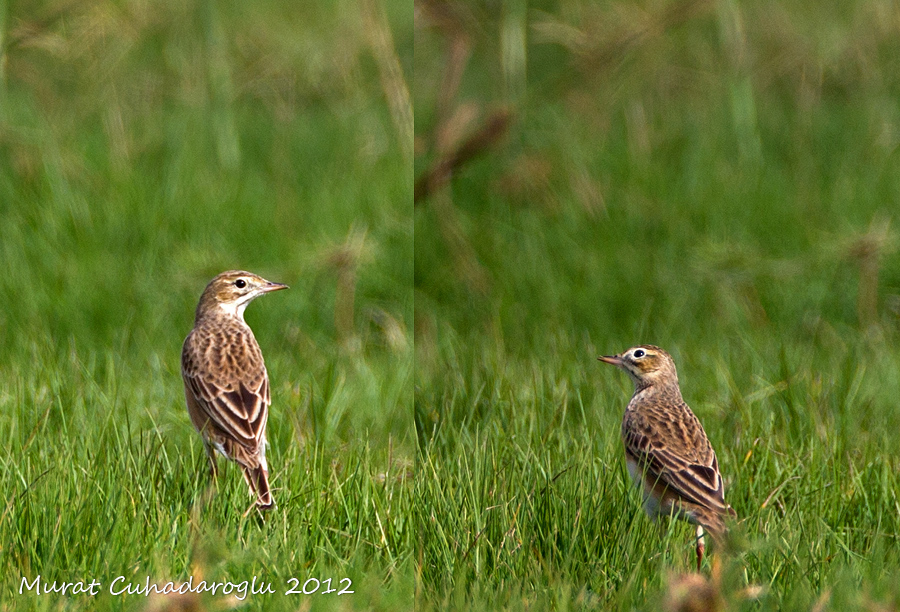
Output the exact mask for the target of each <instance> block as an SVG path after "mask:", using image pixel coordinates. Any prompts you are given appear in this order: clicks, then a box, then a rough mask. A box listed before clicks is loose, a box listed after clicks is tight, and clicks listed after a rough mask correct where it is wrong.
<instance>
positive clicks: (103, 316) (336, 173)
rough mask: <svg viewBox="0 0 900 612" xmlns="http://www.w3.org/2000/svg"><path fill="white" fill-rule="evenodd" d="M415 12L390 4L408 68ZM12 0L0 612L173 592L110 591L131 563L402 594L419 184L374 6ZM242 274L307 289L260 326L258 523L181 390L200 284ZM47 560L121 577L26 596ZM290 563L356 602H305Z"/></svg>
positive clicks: (391, 600) (5, 124) (72, 574)
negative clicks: (398, 120)
mask: <svg viewBox="0 0 900 612" xmlns="http://www.w3.org/2000/svg"><path fill="white" fill-rule="evenodd" d="M407 8H408V7H407ZM402 9H403V7H401V6H399V5H391V6H389V7H386V10H387V17H388V23H389V24H390V27H391V28H392V30H393V36H394V43H395V46H396V53H397V54H398V55H397V58H396V59H397V60H398V61H399V62H400V65H401V66H402V67H404V68H405V69H407V70H408V69H409V64H410V60H411V52H412V29H411V24H412V15H411V10H406V11H404V10H402ZM2 12H3V17H4V18H3V19H0V27H2V28H3V31H2V33H0V34H2V36H0V39H2V41H3V48H2V52H3V58H2V60H3V63H2V65H3V75H2V81H0V168H2V170H0V217H2V219H3V238H2V240H0V262H2V266H0V269H2V270H3V274H2V275H0V277H2V278H0V291H2V292H3V293H4V294H5V295H7V296H8V299H7V300H6V305H5V306H4V308H3V309H2V311H0V337H2V342H0V436H2V438H3V439H4V440H5V442H6V445H7V449H9V452H6V453H4V454H3V457H2V459H0V483H2V484H0V487H2V490H3V491H4V492H5V495H4V501H3V503H2V504H0V609H4V610H7V609H9V610H30V609H34V610H59V609H72V610H121V609H125V610H143V609H147V607H148V606H151V607H152V606H153V605H157V604H156V603H153V602H149V601H148V599H147V598H145V597H142V596H138V595H131V596H113V595H111V594H110V593H109V587H110V585H111V583H112V581H113V580H114V579H115V578H117V577H119V576H124V577H125V578H126V579H127V582H129V583H131V582H135V583H143V582H144V580H145V579H146V577H147V576H149V577H150V580H151V582H154V583H156V582H159V583H160V584H164V583H165V582H167V581H170V580H172V581H176V582H180V581H184V580H187V579H188V578H189V577H191V578H193V579H194V583H195V584H196V583H197V582H199V581H200V580H201V579H206V580H215V581H231V582H234V583H240V582H242V581H243V580H251V579H252V578H253V576H257V577H258V579H261V580H263V581H265V582H267V583H270V584H272V585H273V586H274V588H275V591H276V594H275V595H250V596H248V597H247V601H248V605H246V606H245V607H244V608H242V609H253V610H262V609H265V610H278V609H283V610H296V609H298V608H302V609H314V610H317V609H321V610H327V609H339V610H346V609H403V608H408V607H409V606H410V605H411V601H412V593H413V587H414V567H413V566H414V543H415V539H414V527H413V525H412V523H411V518H410V517H411V516H412V511H411V507H412V505H413V482H412V469H413V463H414V456H415V445H416V441H415V434H414V429H413V427H412V419H411V415H410V412H409V405H410V404H411V401H412V375H413V361H412V359H413V344H412V332H411V330H412V320H413V313H412V306H413V302H412V287H411V283H412V222H411V213H410V209H409V207H408V206H407V205H406V202H408V200H409V199H410V197H411V176H412V174H411V169H410V168H409V164H408V163H407V162H406V161H405V159H404V148H405V147H404V146H401V144H402V143H401V142H400V139H399V137H398V136H397V132H396V128H395V122H394V120H393V119H392V115H391V106H390V104H389V103H388V100H387V99H386V95H385V92H384V90H383V88H382V85H381V83H380V79H379V71H378V66H377V61H376V59H375V57H376V55H375V54H374V53H373V52H372V51H371V49H370V48H369V46H368V43H367V39H368V37H367V36H366V35H365V31H366V28H368V27H370V26H371V24H370V23H368V22H367V21H366V20H367V19H368V17H365V16H364V15H363V13H362V12H361V11H360V10H358V8H357V7H355V6H354V7H348V6H345V5H343V4H341V3H318V4H316V6H315V7H312V6H310V7H307V8H306V9H304V10H298V7H297V6H295V5H294V4H293V3H290V2H279V1H277V0H276V1H272V2H264V3H257V4H255V5H254V7H253V10H245V7H243V6H241V5H237V4H226V5H223V4H221V3H215V2H205V1H203V2H197V3H180V2H165V1H160V2H151V3H124V4H122V3H100V4H97V3H92V2H75V3H70V2H65V3H59V2H50V3H37V2H25V3H18V4H16V5H15V6H9V7H7V6H6V5H4V8H3V9H2ZM233 268H241V269H249V270H252V271H254V272H258V273H260V274H262V275H264V276H265V277H267V278H270V279H272V280H277V281H280V282H285V283H287V284H289V285H290V286H291V288H290V290H289V291H286V292H283V293H282V294H281V295H280V296H279V299H267V300H260V301H259V302H257V303H255V304H254V305H253V306H252V307H251V308H250V309H249V310H248V312H247V315H246V317H247V320H248V322H249V323H250V325H251V326H252V327H253V329H254V331H255V333H256V336H257V339H258V341H259V343H260V345H261V347H262V350H263V353H264V355H265V357H266V362H267V366H268V370H269V375H270V379H271V385H272V398H273V405H272V411H271V416H270V419H269V428H268V438H269V443H270V449H269V451H268V457H269V462H270V466H271V469H272V478H273V487H274V489H275V495H276V501H277V503H278V507H277V509H276V510H274V511H273V512H271V513H269V514H268V515H267V516H266V519H265V520H264V521H261V520H260V519H259V518H258V517H257V516H256V514H255V513H250V514H249V515H248V516H246V517H245V516H243V514H244V511H245V510H246V509H247V508H248V506H249V505H250V502H251V501H252V499H251V498H250V496H249V494H248V492H247V490H246V485H245V484H244V483H243V479H242V478H241V476H240V473H239V471H238V470H237V469H236V468H235V467H234V466H233V465H228V466H227V467H226V466H224V464H222V465H220V467H223V468H224V469H223V473H222V477H221V478H220V479H219V481H218V482H217V484H216V485H211V481H210V479H209V476H208V470H207V466H206V463H205V461H206V460H205V457H204V456H203V451H202V445H201V443H200V439H199V437H198V436H197V435H196V432H194V431H193V428H192V427H191V425H190V421H189V419H188V417H187V412H186V410H185V406H184V396H183V388H182V383H181V380H180V379H181V376H180V350H181V342H182V341H183V339H184V337H185V335H186V334H187V332H188V331H189V330H190V328H191V325H192V321H193V312H194V308H195V307H196V302H197V300H198V298H199V295H200V293H201V292H202V290H203V288H204V286H205V284H206V283H207V282H208V281H209V279H210V278H212V277H213V276H214V275H215V274H217V273H219V272H221V271H223V270H226V269H233ZM38 575H40V576H41V578H42V580H44V581H46V582H48V583H52V582H53V581H57V582H58V583H62V582H66V581H75V582H77V581H80V580H85V581H88V582H89V581H90V580H91V579H96V580H98V581H99V582H100V583H101V584H102V588H101V589H100V594H99V595H97V596H96V597H90V596H86V595H76V596H72V595H71V594H67V595H60V594H49V595H40V596H36V595H34V594H33V593H32V594H29V593H25V594H23V595H19V593H18V592H19V588H20V585H21V579H22V578H23V577H25V578H27V579H28V580H29V581H32V580H34V579H35V578H36V577H37V576H38ZM292 577H295V578H298V579H300V581H301V582H300V586H301V587H302V586H303V582H304V581H305V580H306V579H307V578H309V577H314V578H318V579H322V580H324V579H326V578H331V579H333V586H335V587H337V586H338V584H339V581H340V579H341V578H349V579H351V580H352V582H353V588H354V590H355V594H353V595H344V596H340V597H338V596H337V595H334V594H330V595H316V596H304V595H285V592H286V591H287V590H288V589H289V588H290V586H291V583H290V580H289V579H290V578H292ZM324 589H325V587H322V590H324ZM233 603H236V602H235V601H233V600H231V601H229V600H228V599H227V598H223V597H222V596H221V595H216V596H212V595H207V596H203V597H202V598H201V599H200V602H199V605H200V608H199V609H209V610H216V609H223V608H225V607H230V606H231V605H232V604H233Z"/></svg>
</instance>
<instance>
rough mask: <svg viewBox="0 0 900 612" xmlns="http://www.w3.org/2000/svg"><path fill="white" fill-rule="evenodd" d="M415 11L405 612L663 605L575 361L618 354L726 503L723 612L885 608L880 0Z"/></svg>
mask: <svg viewBox="0 0 900 612" xmlns="http://www.w3.org/2000/svg"><path fill="white" fill-rule="evenodd" d="M416 7H417V12H416V50H415V67H414V73H415V81H414V93H413V97H414V99H415V101H416V113H415V133H416V139H415V160H414V166H415V172H416V188H415V192H414V197H415V199H416V205H415V213H414V216H415V335H416V343H415V350H416V364H417V365H416V373H415V381H416V382H415V385H416V397H415V418H416V427H417V431H418V435H419V440H420V445H421V447H420V448H421V453H420V461H419V464H418V465H419V471H418V481H417V489H416V490H417V493H416V495H417V498H421V499H428V500H429V502H430V504H429V505H428V506H422V507H419V508H418V510H419V516H418V521H419V524H420V526H421V528H420V532H419V547H420V552H419V555H418V572H419V574H418V587H417V588H418V589H419V590H418V600H419V602H420V604H421V606H422V609H431V608H461V607H466V608H468V609H485V610H487V609H490V610H496V609H510V610H520V609H522V610H524V609H528V610H538V609H561V610H562V609H648V608H649V609H660V608H663V609H681V608H679V607H678V606H679V605H681V603H683V602H682V601H680V600H679V599H678V597H677V595H678V587H679V585H680V584H681V578H679V577H678V576H679V575H680V574H683V573H684V572H685V571H687V570H689V569H690V567H691V566H690V563H691V556H690V555H691V548H690V546H691V544H692V542H691V540H690V529H689V528H688V527H687V526H684V525H671V526H665V525H664V527H663V528H662V534H661V533H660V532H659V531H658V530H657V529H656V528H655V527H654V526H653V525H652V524H651V523H650V522H649V521H647V519H646V518H644V517H643V516H642V515H641V511H640V509H639V500H638V499H637V495H636V494H635V493H634V492H633V491H632V490H631V488H630V487H629V483H628V482H627V476H626V475H625V471H624V470H623V469H621V468H622V457H621V454H622V450H621V443H620V441H619V425H620V422H621V415H622V411H623V410H624V407H625V404H626V403H627V401H628V398H629V397H630V395H631V388H630V384H629V383H628V381H627V380H626V379H625V377H624V376H622V375H621V373H617V372H615V371H612V369H611V368H607V367H606V366H603V365H602V364H598V363H597V362H596V361H595V359H596V357H597V356H598V355H600V354H610V353H615V352H619V351H621V350H623V349H625V348H627V347H629V346H632V345H635V344H638V343H653V344H659V345H661V346H663V347H664V348H667V349H668V350H669V351H670V352H672V353H673V355H674V356H675V359H676V363H677V365H678V367H679V372H680V375H681V380H682V388H683V390H684V393H685V397H686V399H687V401H688V402H689V403H690V404H691V406H692V407H693V408H694V410H695V412H697V414H698V416H699V417H700V419H701V421H703V422H704V424H705V426H706V429H707V432H708V433H709V435H710V438H711V439H712V441H713V444H714V445H715V446H716V448H717V449H718V452H719V459H720V465H721V466H722V471H723V474H725V476H726V481H727V483H728V488H727V491H728V499H729V501H730V502H731V503H732V504H733V505H734V506H735V508H736V509H737V511H738V513H739V515H740V516H741V517H742V518H743V519H744V521H743V523H742V524H741V526H740V527H739V528H738V530H737V535H736V536H735V541H734V542H732V543H731V544H730V545H729V547H728V549H727V551H726V553H727V554H725V555H722V558H721V566H720V567H719V568H718V570H715V571H713V572H712V574H713V578H712V579H711V582H706V587H709V588H710V589H712V592H713V593H714V594H715V597H718V598H719V599H718V600H716V602H715V605H716V606H719V607H718V608H713V609H785V610H810V609H815V610H828V609H842V610H846V609H860V610H863V609H884V610H892V609H896V608H897V606H898V602H900V591H898V589H897V587H896V585H897V584H898V583H900V581H898V579H900V556H898V554H897V550H898V547H897V544H898V540H897V538H898V533H900V524H898V519H897V516H898V514H900V503H898V494H897V491H898V489H900V477H898V473H900V469H898V468H900V459H898V456H900V442H898V437H897V435H896V432H897V431H900V410H898V407H897V397H898V396H900V353H898V351H897V349H896V346H897V340H898V331H900V329H898V328H900V306H898V305H900V259H898V256H897V247H898V241H897V229H896V228H897V210H898V206H897V203H898V201H900V180H898V176H900V157H898V145H900V105H898V100H900V76H898V75H900V10H898V7H897V4H896V3H895V2H890V1H884V0H860V1H856V2H849V3H843V4H839V5H837V4H835V5H829V6H825V5H815V6H813V5H808V4H803V3H799V2H779V3H776V2H769V1H765V0H762V1H755V0H754V1H750V2H742V3H738V2H733V1H730V0H718V1H707V0H636V1H625V2H580V1H576V0H560V1H557V2H544V1H540V0H535V1H531V2H526V1H525V0H504V1H500V2H493V3H477V2H464V1H456V2H449V3H448V2H430V1H428V0H422V1H421V2H417V4H416ZM711 569H712V568H711V567H709V566H708V567H707V568H706V572H707V574H709V572H710V570H711ZM704 580H706V579H704ZM698 589H699V587H698V588H695V589H689V591H690V592H692V593H694V594H696V593H697V592H699V590H698ZM698 609H710V608H709V606H706V607H701V608H698Z"/></svg>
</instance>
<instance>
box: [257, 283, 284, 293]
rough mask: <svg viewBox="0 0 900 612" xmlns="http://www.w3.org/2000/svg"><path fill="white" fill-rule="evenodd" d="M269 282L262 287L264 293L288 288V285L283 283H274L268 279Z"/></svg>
mask: <svg viewBox="0 0 900 612" xmlns="http://www.w3.org/2000/svg"><path fill="white" fill-rule="evenodd" d="M266 282H267V283H268V284H267V285H264V286H263V287H261V288H260V291H261V292H262V293H271V292H272V291H281V290H282V289H287V288H288V286H287V285H282V284H281V283H273V282H271V281H266Z"/></svg>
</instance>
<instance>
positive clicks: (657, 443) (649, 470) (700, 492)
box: [623, 407, 733, 513]
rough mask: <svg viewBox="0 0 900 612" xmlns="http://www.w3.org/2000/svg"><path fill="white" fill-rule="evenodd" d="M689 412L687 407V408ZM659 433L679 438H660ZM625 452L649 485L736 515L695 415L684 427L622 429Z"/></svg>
mask: <svg viewBox="0 0 900 612" xmlns="http://www.w3.org/2000/svg"><path fill="white" fill-rule="evenodd" d="M685 408H686V407H685ZM660 431H666V432H667V433H668V434H671V432H672V431H679V433H681V434H684V435H683V436H682V435H678V436H674V437H673V436H672V435H666V436H663V435H659V432H660ZM623 440H624V443H625V452H626V453H627V454H628V455H629V456H630V457H631V458H632V459H633V460H634V461H635V462H636V463H637V465H638V466H639V467H640V468H641V469H642V470H644V471H645V472H646V475H647V478H648V479H649V480H650V481H655V482H659V483H660V484H663V485H665V486H666V487H667V488H668V489H669V490H670V491H671V492H673V493H675V494H676V495H678V496H679V497H681V498H683V499H684V500H686V501H689V502H691V503H694V504H697V505H699V506H702V507H705V508H709V509H710V510H714V511H716V512H721V513H731V512H733V511H732V510H731V508H730V506H729V505H728V504H726V503H725V483H724V482H723V480H722V475H721V474H720V473H719V462H718V459H716V453H715V452H714V451H713V449H712V445H710V443H709V440H708V439H707V437H706V433H705V432H704V431H703V428H702V426H701V425H700V422H699V421H697V419H696V417H694V415H693V413H688V417H686V418H685V419H683V420H682V427H681V428H675V429H671V428H669V429H665V428H663V427H659V428H657V427H652V426H650V427H647V426H646V425H645V426H643V427H639V426H627V427H624V428H623Z"/></svg>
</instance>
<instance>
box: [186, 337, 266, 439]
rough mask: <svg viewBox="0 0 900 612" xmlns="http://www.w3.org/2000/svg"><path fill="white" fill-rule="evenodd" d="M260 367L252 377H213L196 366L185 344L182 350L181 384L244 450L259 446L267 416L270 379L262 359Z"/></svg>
mask: <svg viewBox="0 0 900 612" xmlns="http://www.w3.org/2000/svg"><path fill="white" fill-rule="evenodd" d="M259 367H260V368H261V371H260V372H256V373H255V376H246V375H244V376H235V377H216V376H212V375H210V374H209V373H208V372H206V371H205V369H204V368H202V367H199V364H198V363H197V362H196V360H195V359H194V358H193V357H192V356H191V354H190V352H189V350H188V347H187V345H186V346H185V350H184V351H183V353H182V364H181V372H182V376H183V377H184V383H185V386H186V387H187V389H188V390H189V391H190V392H191V393H192V395H193V396H194V398H195V399H196V400H197V405H198V406H199V407H200V409H201V410H202V411H203V413H204V414H205V415H206V416H207V417H208V418H209V420H210V421H211V423H212V424H213V425H214V426H215V427H216V428H218V429H220V430H221V431H222V432H223V433H224V434H226V435H228V436H229V437H230V438H231V439H233V440H234V441H235V442H237V443H238V444H240V445H241V446H243V447H245V448H247V449H255V448H256V447H257V446H258V445H259V443H260V440H261V438H262V435H263V432H264V431H265V425H266V419H267V418H268V406H269V403H270V400H269V380H268V376H267V375H266V371H265V366H263V365H262V363H261V362H260V364H259ZM225 378H227V379H229V380H228V382H223V379H225Z"/></svg>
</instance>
